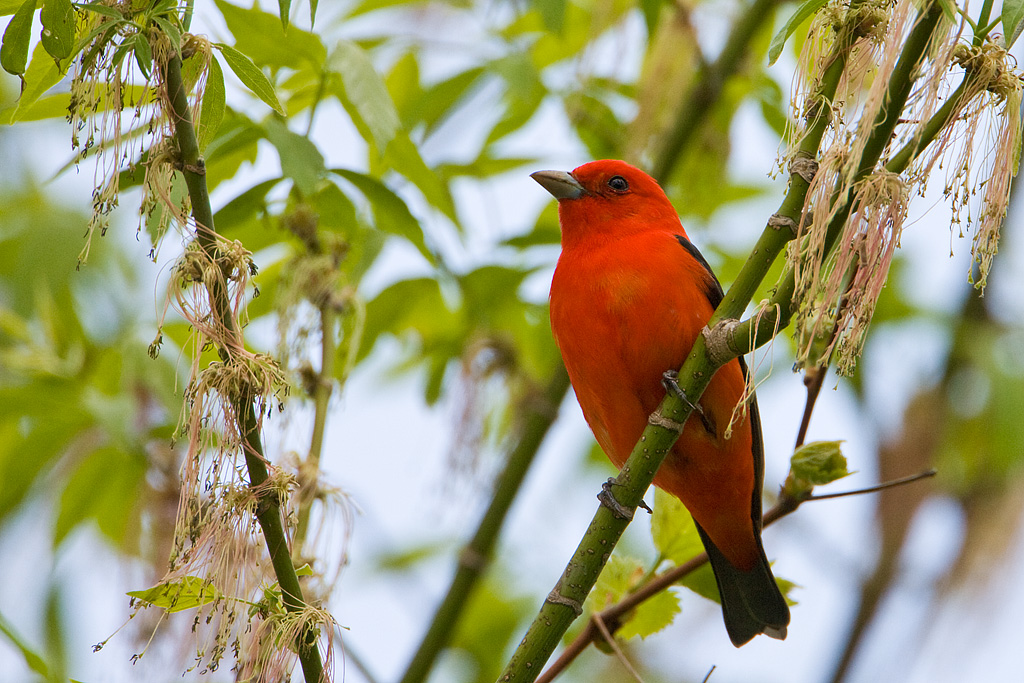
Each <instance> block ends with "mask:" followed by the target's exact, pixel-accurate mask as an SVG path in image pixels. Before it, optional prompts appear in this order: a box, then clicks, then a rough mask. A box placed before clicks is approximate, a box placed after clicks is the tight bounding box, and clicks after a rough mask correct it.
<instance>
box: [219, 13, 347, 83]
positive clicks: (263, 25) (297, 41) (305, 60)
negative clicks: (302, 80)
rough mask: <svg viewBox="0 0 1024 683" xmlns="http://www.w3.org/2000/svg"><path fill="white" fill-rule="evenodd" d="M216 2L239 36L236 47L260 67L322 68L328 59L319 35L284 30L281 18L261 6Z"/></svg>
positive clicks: (289, 28) (232, 29) (233, 30)
mask: <svg viewBox="0 0 1024 683" xmlns="http://www.w3.org/2000/svg"><path fill="white" fill-rule="evenodd" d="M215 2H216V5H217V9H219V10H220V13H221V15H222V16H223V17H224V22H225V23H226V24H227V25H228V30H230V31H231V34H232V35H233V36H234V37H235V48H236V49H237V50H239V51H240V52H242V53H244V54H246V55H249V56H250V57H252V58H253V59H255V60H258V62H259V65H260V66H268V67H270V68H271V69H278V68H280V67H283V66H286V67H289V68H292V69H302V68H309V67H313V68H316V69H320V68H321V67H322V65H323V64H324V61H325V60H326V59H327V49H326V48H325V47H324V44H323V42H322V41H321V40H320V37H319V36H317V35H316V34H315V33H310V32H309V31H303V30H302V29H299V28H296V27H295V26H294V25H289V26H288V28H287V29H284V28H283V27H282V25H281V18H280V17H277V16H275V15H273V14H270V13H269V12H264V11H262V10H261V9H259V7H253V8H251V9H242V8H241V7H238V6H236V5H232V4H231V3H229V2H225V0H215Z"/></svg>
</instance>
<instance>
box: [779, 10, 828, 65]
mask: <svg viewBox="0 0 1024 683" xmlns="http://www.w3.org/2000/svg"><path fill="white" fill-rule="evenodd" d="M826 1H827V0H804V3H803V4H802V5H800V6H799V7H797V8H796V11H795V12H793V16H791V17H790V18H789V21H787V22H786V25H785V26H783V27H782V28H781V29H779V32H778V33H776V34H775V37H774V38H772V42H771V45H769V46H768V65H769V66H771V65H772V64H774V63H775V62H776V60H778V58H779V55H781V54H782V48H784V47H785V46H786V41H787V40H789V37H790V36H791V35H793V32H794V31H796V29H797V27H798V26H799V25H800V24H802V23H804V21H806V20H807V19H808V18H809V17H811V16H813V15H814V14H815V13H816V12H817V11H818V10H820V9H821V8H822V7H824V6H825V2H826Z"/></svg>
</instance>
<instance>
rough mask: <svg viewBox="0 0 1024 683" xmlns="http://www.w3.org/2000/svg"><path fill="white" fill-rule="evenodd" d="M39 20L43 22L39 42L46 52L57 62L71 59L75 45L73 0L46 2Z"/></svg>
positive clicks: (49, 0) (51, 0)
mask: <svg viewBox="0 0 1024 683" xmlns="http://www.w3.org/2000/svg"><path fill="white" fill-rule="evenodd" d="M39 18H40V19H41V20H42V22H43V31H42V33H40V34H39V40H40V42H41V43H42V44H43V47H44V48H46V51H47V52H48V53H49V54H50V56H51V57H53V58H54V59H56V60H57V61H60V60H62V59H67V58H68V57H70V56H71V50H72V48H73V47H74V45H75V10H74V8H73V7H72V6H71V0H46V2H44V3H43V10H42V12H40V13H39Z"/></svg>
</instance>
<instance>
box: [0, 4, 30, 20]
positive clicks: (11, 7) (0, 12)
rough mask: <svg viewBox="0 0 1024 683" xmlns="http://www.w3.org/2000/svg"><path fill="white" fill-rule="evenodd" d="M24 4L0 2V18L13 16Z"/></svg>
mask: <svg viewBox="0 0 1024 683" xmlns="http://www.w3.org/2000/svg"><path fill="white" fill-rule="evenodd" d="M24 2H25V0H0V17H5V16H7V15H8V14H14V13H15V12H17V11H18V8H19V7H21V6H22V5H23V4H24Z"/></svg>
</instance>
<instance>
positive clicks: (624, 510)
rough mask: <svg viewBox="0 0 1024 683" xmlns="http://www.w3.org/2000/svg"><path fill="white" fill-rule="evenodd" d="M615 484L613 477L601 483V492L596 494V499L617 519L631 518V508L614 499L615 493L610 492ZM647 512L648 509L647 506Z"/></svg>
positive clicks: (644, 504) (645, 505)
mask: <svg viewBox="0 0 1024 683" xmlns="http://www.w3.org/2000/svg"><path fill="white" fill-rule="evenodd" d="M614 485H615V480H614V479H609V480H608V481H606V482H605V483H603V484H601V493H599V494H597V499H598V500H599V501H601V505H604V506H605V507H606V508H608V509H609V510H611V511H612V514H613V515H615V516H616V517H618V518H619V519H628V520H632V519H633V510H631V509H630V508H628V507H626V506H625V505H623V504H622V503H620V502H619V501H618V500H616V499H615V495H614V494H613V493H612V486H614ZM643 506H644V507H645V508H647V504H646V503H643ZM648 512H650V509H649V508H648Z"/></svg>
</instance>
